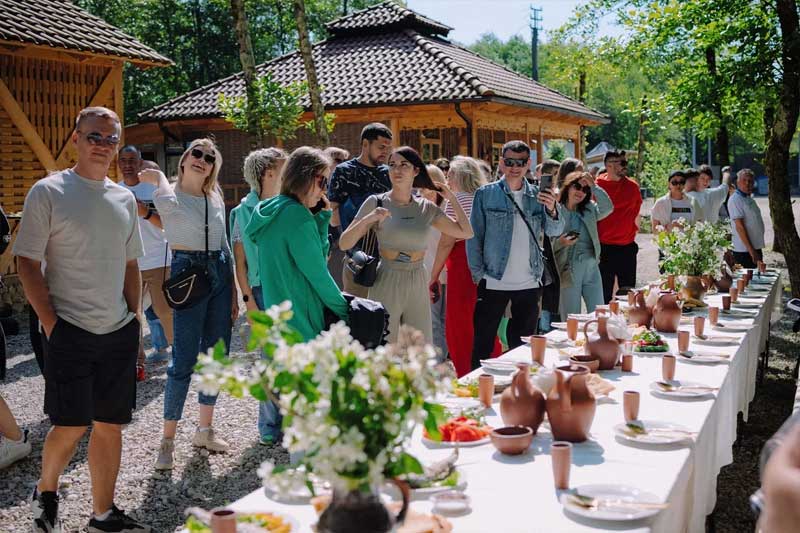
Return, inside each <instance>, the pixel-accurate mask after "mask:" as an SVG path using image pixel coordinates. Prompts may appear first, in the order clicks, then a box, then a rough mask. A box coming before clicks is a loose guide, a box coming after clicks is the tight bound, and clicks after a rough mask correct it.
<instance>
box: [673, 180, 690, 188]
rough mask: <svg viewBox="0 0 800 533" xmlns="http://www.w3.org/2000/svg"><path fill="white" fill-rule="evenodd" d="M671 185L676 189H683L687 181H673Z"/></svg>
mask: <svg viewBox="0 0 800 533" xmlns="http://www.w3.org/2000/svg"><path fill="white" fill-rule="evenodd" d="M670 184H671V185H673V186H674V187H683V186H684V185H686V180H672V181H670Z"/></svg>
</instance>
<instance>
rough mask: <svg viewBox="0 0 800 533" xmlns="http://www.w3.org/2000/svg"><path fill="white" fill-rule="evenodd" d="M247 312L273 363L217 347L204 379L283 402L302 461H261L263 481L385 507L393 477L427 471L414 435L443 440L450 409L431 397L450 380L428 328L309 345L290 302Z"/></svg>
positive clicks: (204, 385) (328, 334)
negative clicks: (438, 367)
mask: <svg viewBox="0 0 800 533" xmlns="http://www.w3.org/2000/svg"><path fill="white" fill-rule="evenodd" d="M248 316H249V317H250V319H251V321H252V334H251V338H250V341H249V345H248V350H255V349H261V350H263V351H264V353H265V354H266V355H267V357H268V359H269V361H267V360H259V361H256V362H255V363H253V362H252V361H248V362H244V361H241V360H236V359H229V358H227V357H225V355H224V349H223V347H222V346H221V345H218V346H216V347H215V348H214V349H213V350H210V351H209V353H208V354H201V356H200V358H199V362H198V366H197V370H198V374H197V378H196V379H197V382H198V383H199V386H200V388H201V389H202V390H203V392H205V393H209V394H210V393H215V392H218V391H219V390H225V391H228V392H229V393H230V394H232V395H233V396H238V397H241V396H244V395H250V396H252V397H254V398H256V399H258V400H267V399H268V398H269V399H272V400H274V401H276V402H277V403H278V405H279V406H280V410H281V413H282V414H283V415H284V418H283V429H284V439H283V445H284V446H285V447H286V448H287V449H288V450H289V452H291V453H292V454H293V455H297V456H299V457H301V458H300V459H299V460H298V461H297V462H296V463H295V464H292V465H288V466H287V465H274V464H271V463H265V464H263V465H262V467H261V469H260V470H259V474H260V475H261V477H262V478H263V479H264V482H265V484H267V483H268V484H270V486H272V487H278V488H285V489H286V490H290V489H291V488H293V487H292V485H293V484H296V483H297V482H298V481H300V482H304V483H305V485H306V486H307V487H308V489H309V490H310V491H311V493H312V494H313V493H314V488H313V484H312V476H313V477H316V478H317V479H321V480H325V481H327V482H329V483H330V484H331V486H332V487H333V489H334V499H333V503H332V504H331V507H334V506H335V504H336V502H337V495H342V497H343V498H344V496H347V498H349V500H350V504H351V505H350V508H352V500H353V499H359V498H361V499H362V500H363V499H364V498H366V499H370V498H373V499H372V500H370V502H369V505H374V504H375V503H377V505H380V500H379V499H377V498H376V495H377V488H378V487H380V486H381V485H382V484H383V483H384V481H386V480H388V479H393V478H396V477H398V476H405V475H408V474H422V473H423V467H422V465H421V464H420V462H419V461H418V460H417V459H416V458H415V457H413V456H412V455H410V454H409V453H407V452H406V451H405V446H406V441H407V440H408V438H409V437H410V436H411V433H412V431H413V430H414V428H415V426H416V425H417V424H419V423H422V424H424V426H425V429H426V430H427V432H428V434H429V435H430V436H431V437H432V438H434V439H441V434H440V431H439V424H441V423H442V422H443V421H444V419H445V413H444V409H443V408H442V406H440V405H436V404H433V403H430V402H428V401H427V399H428V398H433V397H435V396H436V395H437V393H439V392H441V391H442V388H443V387H444V384H443V383H442V382H440V380H439V379H438V375H437V373H436V371H435V368H434V366H435V351H434V349H433V348H432V347H431V346H430V345H427V344H425V343H424V339H423V338H422V335H421V334H420V333H418V332H415V331H413V330H410V329H401V331H400V335H399V340H398V343H396V344H394V345H390V346H385V347H383V346H381V347H378V348H376V349H374V350H367V349H364V348H363V347H362V346H361V345H360V344H359V343H358V342H357V341H354V340H353V339H352V337H351V336H350V332H349V329H348V328H347V326H345V325H344V324H343V323H338V324H335V325H333V326H332V327H331V328H330V330H329V331H325V332H323V333H321V334H320V335H319V336H318V337H317V338H316V339H313V340H311V341H309V342H303V339H302V337H301V336H300V335H299V334H298V333H297V332H296V331H294V330H293V329H292V328H291V327H290V326H289V325H288V324H287V321H288V320H289V319H290V318H291V316H292V310H291V305H290V304H289V302H284V304H282V305H281V306H274V307H272V308H270V309H269V310H268V311H266V312H250V313H248ZM354 493H355V494H354ZM359 494H360V495H361V496H359ZM373 500H374V501H373ZM362 503H363V502H362ZM331 507H329V510H330V509H331ZM326 512H328V511H326ZM323 518H324V514H323ZM320 520H321V525H322V522H323V519H322V518H321V519H320ZM362 525H363V524H362ZM348 527H349V526H348ZM381 527H383V526H381ZM322 529H325V528H322ZM359 529H360V528H359ZM330 530H335V528H330ZM356 530H358V529H351V531H356Z"/></svg>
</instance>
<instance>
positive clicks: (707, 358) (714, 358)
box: [678, 350, 731, 364]
mask: <svg viewBox="0 0 800 533" xmlns="http://www.w3.org/2000/svg"><path fill="white" fill-rule="evenodd" d="M689 351H690V352H691V353H693V354H694V356H693V357H686V356H685V355H683V354H678V361H686V362H687V363H697V364H716V363H730V362H731V358H730V357H721V356H720V355H716V354H714V353H712V352H698V351H695V350H689Z"/></svg>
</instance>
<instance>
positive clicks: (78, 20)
mask: <svg viewBox="0 0 800 533" xmlns="http://www.w3.org/2000/svg"><path fill="white" fill-rule="evenodd" d="M0 13H1V14H2V15H0V41H10V42H19V43H31V44H37V45H42V46H49V47H52V48H61V49H67V50H78V51H81V52H89V53H92V54H99V55H108V56H114V57H120V58H125V59H127V60H129V61H131V62H133V63H145V64H155V65H170V64H172V62H171V61H170V60H169V59H167V58H166V57H164V56H162V55H161V54H159V53H158V52H156V51H155V50H152V49H151V48H148V47H147V46H145V45H144V44H142V43H140V42H139V41H137V40H136V39H134V38H133V37H131V36H130V35H127V34H125V33H123V32H122V31H121V30H119V29H117V28H115V27H114V26H112V25H110V24H108V23H107V22H106V21H104V20H103V19H101V18H99V17H96V16H94V15H91V14H89V13H87V12H86V11H84V10H83V9H81V8H79V7H78V6H76V5H75V4H73V3H72V2H71V1H70V0H0Z"/></svg>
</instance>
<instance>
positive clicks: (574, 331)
mask: <svg viewBox="0 0 800 533" xmlns="http://www.w3.org/2000/svg"><path fill="white" fill-rule="evenodd" d="M567 337H568V338H569V340H571V341H574V340H575V339H577V338H578V319H577V318H575V317H567Z"/></svg>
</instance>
